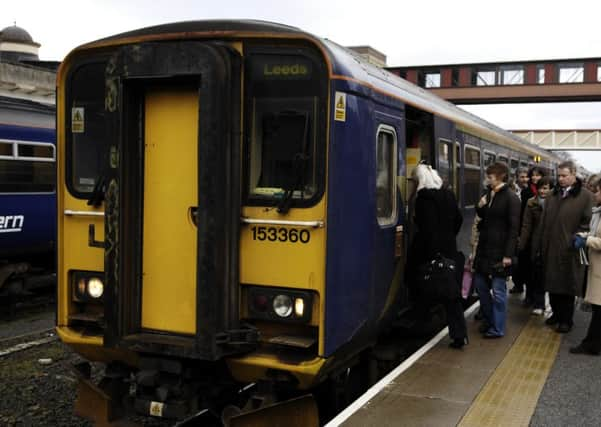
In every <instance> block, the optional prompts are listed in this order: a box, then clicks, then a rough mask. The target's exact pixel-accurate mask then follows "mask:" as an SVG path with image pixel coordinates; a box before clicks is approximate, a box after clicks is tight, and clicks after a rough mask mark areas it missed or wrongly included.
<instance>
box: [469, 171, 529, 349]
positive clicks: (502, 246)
mask: <svg viewBox="0 0 601 427" xmlns="http://www.w3.org/2000/svg"><path fill="white" fill-rule="evenodd" d="M508 173H509V170H508V168H507V165H506V164H505V163H493V164H492V165H490V166H489V167H488V168H486V176H487V179H488V181H489V184H490V190H489V191H488V192H487V193H486V194H485V195H484V196H483V197H482V199H480V201H479V202H478V207H477V208H476V213H477V214H478V216H479V217H480V218H481V220H480V223H479V224H478V230H479V232H480V237H479V239H478V247H477V248H476V258H475V259H474V270H475V272H476V274H475V276H474V285H475V287H476V290H477V291H478V295H479V296H480V308H481V309H482V314H483V317H484V322H485V323H484V324H483V327H482V329H481V332H482V333H484V337H485V338H499V337H502V336H504V335H505V320H506V317H507V305H506V302H507V276H508V275H509V273H510V267H511V265H512V264H513V263H514V262H515V259H516V254H517V239H518V233H519V227H520V199H519V198H518V196H517V195H516V194H515V193H514V192H513V191H511V189H510V188H509V186H508V185H507V175H508ZM491 291H492V294H491Z"/></svg>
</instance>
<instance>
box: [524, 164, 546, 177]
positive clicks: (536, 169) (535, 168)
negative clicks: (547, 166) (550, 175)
mask: <svg viewBox="0 0 601 427" xmlns="http://www.w3.org/2000/svg"><path fill="white" fill-rule="evenodd" d="M534 174H537V175H540V176H542V177H545V176H546V175H547V174H546V173H545V170H544V169H543V168H541V167H539V166H533V167H531V168H530V170H529V171H528V178H532V175H534Z"/></svg>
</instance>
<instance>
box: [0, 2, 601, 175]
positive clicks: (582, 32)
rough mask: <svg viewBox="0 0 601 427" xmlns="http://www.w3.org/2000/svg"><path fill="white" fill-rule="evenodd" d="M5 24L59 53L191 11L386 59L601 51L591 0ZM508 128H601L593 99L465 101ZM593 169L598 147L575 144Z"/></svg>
mask: <svg viewBox="0 0 601 427" xmlns="http://www.w3.org/2000/svg"><path fill="white" fill-rule="evenodd" d="M3 3H6V4H3V5H2V18H3V19H4V20H5V21H4V22H3V21H1V20H0V28H4V27H6V26H9V25H13V22H16V24H17V25H18V26H20V27H22V28H24V29H26V30H27V31H28V32H29V33H30V34H31V36H32V37H33V39H34V40H35V41H36V42H38V43H40V44H41V45H42V46H41V48H40V58H41V59H45V60H59V61H60V60H62V59H63V58H64V57H65V56H66V55H67V53H68V52H69V51H70V50H71V49H73V48H75V47H76V46H78V45H81V44H83V43H86V42H89V41H93V40H96V39H99V38H102V37H106V36H109V35H113V34H116V33H119V32H124V31H129V30H132V29H136V28H141V27H146V26H151V25H157V24H162V23H167V22H175V21H184V20H199V19H261V20H267V21H273V22H279V23H283V24H288V25H292V26H296V27H299V28H301V29H303V30H305V31H308V32H310V33H313V34H315V35H317V36H320V37H324V38H328V39H331V40H333V41H335V42H337V43H339V44H342V45H346V46H353V45H370V46H372V47H374V48H376V49H378V50H379V51H381V52H383V53H384V54H386V55H387V57H388V65H389V66H407V65H428V64H452V63H471V62H495V61H520V60H529V59H530V60H537V59H566V58H586V57H601V31H599V29H598V25H599V16H601V2H599V1H594V0H590V1H589V0H572V1H570V2H566V1H565V0H564V1H557V0H543V1H541V0H527V1H525V0H519V1H518V0H503V1H501V2H493V1H486V0H479V1H473V0H429V1H421V0H413V1H393V0H388V1H385V0H370V1H369V2H359V1H356V0H346V1H343V0H302V1H275V0H221V1H214V0H211V1H208V0H195V1H192V0H169V1H165V0H152V1H149V0H79V1H72V0H53V1H48V0H21V1H17V0H10V1H8V0H7V1H5V2H3ZM466 109H468V110H469V111H471V112H474V113H476V114H478V115H480V116H481V117H483V118H485V119H486V120H489V121H491V122H493V123H495V124H497V125H499V126H501V127H503V128H506V129H601V103H578V104H569V105H566V104H560V105H550V104H542V105H539V104H522V105H503V106H490V105H488V106H469V107H466ZM572 154H573V155H574V156H575V158H576V159H577V160H578V161H580V162H581V163H582V164H583V166H585V167H586V168H588V169H589V170H591V171H594V172H599V170H601V152H585V153H583V152H580V153H577V152H573V153H572Z"/></svg>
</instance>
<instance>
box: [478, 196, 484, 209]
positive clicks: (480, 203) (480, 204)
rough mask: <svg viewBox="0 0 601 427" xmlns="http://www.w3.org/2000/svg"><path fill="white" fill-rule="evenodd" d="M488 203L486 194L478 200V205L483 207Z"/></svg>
mask: <svg viewBox="0 0 601 427" xmlns="http://www.w3.org/2000/svg"><path fill="white" fill-rule="evenodd" d="M485 204H486V195H484V196H482V198H481V199H480V201H479V202H478V207H479V208H481V207H482V206H484V205H485Z"/></svg>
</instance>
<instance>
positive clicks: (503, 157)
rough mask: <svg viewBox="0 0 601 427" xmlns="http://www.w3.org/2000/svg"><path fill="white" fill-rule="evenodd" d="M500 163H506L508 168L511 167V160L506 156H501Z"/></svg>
mask: <svg viewBox="0 0 601 427" xmlns="http://www.w3.org/2000/svg"><path fill="white" fill-rule="evenodd" d="M499 161H500V162H503V163H505V164H506V165H507V166H509V160H508V159H507V157H505V156H499Z"/></svg>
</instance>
